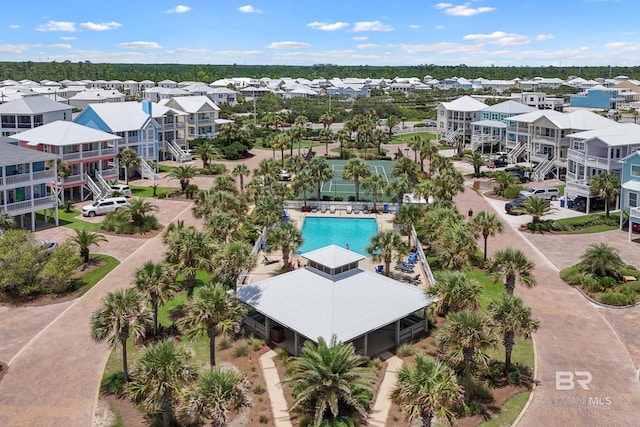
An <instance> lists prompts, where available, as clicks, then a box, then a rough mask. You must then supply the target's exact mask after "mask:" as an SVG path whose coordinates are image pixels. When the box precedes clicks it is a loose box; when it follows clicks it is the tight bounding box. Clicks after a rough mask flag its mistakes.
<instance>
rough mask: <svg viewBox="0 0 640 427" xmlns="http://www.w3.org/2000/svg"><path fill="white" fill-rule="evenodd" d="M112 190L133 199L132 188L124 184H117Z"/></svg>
mask: <svg viewBox="0 0 640 427" xmlns="http://www.w3.org/2000/svg"><path fill="white" fill-rule="evenodd" d="M111 190H113V192H117V193H118V194H119V195H121V196H124V197H131V187H129V186H128V185H124V184H116V185H112V186H111Z"/></svg>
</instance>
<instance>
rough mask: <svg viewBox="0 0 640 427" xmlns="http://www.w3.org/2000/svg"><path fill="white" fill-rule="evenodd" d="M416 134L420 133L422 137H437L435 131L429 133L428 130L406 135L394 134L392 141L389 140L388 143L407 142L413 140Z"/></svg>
mask: <svg viewBox="0 0 640 427" xmlns="http://www.w3.org/2000/svg"><path fill="white" fill-rule="evenodd" d="M416 135H418V136H419V137H420V138H422V139H436V135H435V134H433V133H427V132H416V133H406V134H404V135H394V136H393V137H392V139H391V141H389V142H388V143H387V144H392V145H395V144H406V143H407V142H409V141H411V138H413V137H414V136H416Z"/></svg>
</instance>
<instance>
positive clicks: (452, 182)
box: [433, 168, 464, 201]
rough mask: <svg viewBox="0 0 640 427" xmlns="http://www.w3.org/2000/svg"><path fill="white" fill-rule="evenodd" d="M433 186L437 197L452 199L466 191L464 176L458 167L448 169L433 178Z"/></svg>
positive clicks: (434, 194)
mask: <svg viewBox="0 0 640 427" xmlns="http://www.w3.org/2000/svg"><path fill="white" fill-rule="evenodd" d="M433 188H434V193H433V196H434V197H435V198H437V199H440V200H448V201H451V200H453V198H454V197H455V195H456V194H458V193H459V192H463V191H464V176H462V174H461V173H460V172H458V171H457V170H456V169H453V168H450V169H446V170H444V171H443V172H441V173H440V175H438V176H437V177H435V178H434V179H433Z"/></svg>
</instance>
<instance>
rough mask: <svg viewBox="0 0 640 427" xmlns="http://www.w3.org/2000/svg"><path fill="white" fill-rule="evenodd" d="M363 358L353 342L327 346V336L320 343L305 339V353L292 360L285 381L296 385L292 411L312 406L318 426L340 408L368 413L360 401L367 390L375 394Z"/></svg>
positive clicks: (338, 412) (337, 412) (334, 416)
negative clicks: (290, 372)
mask: <svg viewBox="0 0 640 427" xmlns="http://www.w3.org/2000/svg"><path fill="white" fill-rule="evenodd" d="M362 365H363V359H362V357H361V356H358V355H357V354H356V352H355V349H354V347H353V344H352V343H348V344H342V343H336V342H335V340H334V341H332V342H331V344H330V345H327V343H326V341H325V340H324V338H322V337H320V338H319V339H318V344H317V345H316V344H314V343H313V342H311V341H306V342H305V343H304V346H303V348H302V354H301V355H300V356H299V357H296V358H294V359H293V360H292V361H291V371H292V372H293V373H292V374H291V376H289V377H288V378H286V379H285V380H284V381H283V383H284V384H291V385H293V394H294V401H293V404H292V405H291V407H290V408H289V411H292V410H294V409H297V408H311V410H312V411H313V419H314V425H316V426H318V425H320V423H321V422H322V420H324V419H325V417H326V416H327V415H330V416H331V417H332V418H336V417H338V416H339V415H340V410H341V409H352V410H355V411H356V412H357V413H358V414H360V416H361V417H363V418H365V417H366V416H367V408H366V407H365V406H364V404H363V402H362V401H361V396H362V395H363V394H364V393H373V381H374V376H373V373H372V371H371V370H370V369H369V368H366V367H362Z"/></svg>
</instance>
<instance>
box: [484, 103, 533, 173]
mask: <svg viewBox="0 0 640 427" xmlns="http://www.w3.org/2000/svg"><path fill="white" fill-rule="evenodd" d="M532 111H535V108H533V107H529V106H527V105H524V104H521V103H519V102H516V101H512V100H508V101H504V102H501V103H499V104H494V105H490V106H486V107H484V108H483V109H481V110H480V111H478V114H477V120H476V121H473V122H471V125H472V133H471V149H472V150H476V149H478V147H479V146H480V145H482V144H486V143H493V142H494V141H497V142H498V144H497V145H498V147H496V150H491V151H501V149H502V148H507V147H508V148H515V145H514V144H511V146H507V147H505V144H506V138H507V132H506V130H507V125H508V123H509V118H510V117H513V116H517V115H521V114H525V113H530V112H532ZM513 163H515V161H514V162H513Z"/></svg>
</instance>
